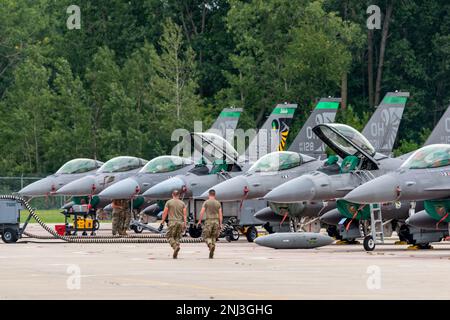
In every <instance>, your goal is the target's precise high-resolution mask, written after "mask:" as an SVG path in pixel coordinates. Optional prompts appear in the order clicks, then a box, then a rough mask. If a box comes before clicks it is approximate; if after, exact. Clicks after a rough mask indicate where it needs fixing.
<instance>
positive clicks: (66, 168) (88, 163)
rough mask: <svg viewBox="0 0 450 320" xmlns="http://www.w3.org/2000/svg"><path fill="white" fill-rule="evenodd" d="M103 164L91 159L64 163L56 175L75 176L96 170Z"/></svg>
mask: <svg viewBox="0 0 450 320" xmlns="http://www.w3.org/2000/svg"><path fill="white" fill-rule="evenodd" d="M102 164H103V162H100V161H97V160H93V159H73V160H70V161H68V162H66V163H65V164H64V165H63V166H62V167H61V168H59V170H58V171H56V174H76V173H85V172H89V171H92V170H95V169H98V168H99V167H100V166H101V165H102Z"/></svg>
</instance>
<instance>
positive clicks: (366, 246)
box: [363, 236, 376, 251]
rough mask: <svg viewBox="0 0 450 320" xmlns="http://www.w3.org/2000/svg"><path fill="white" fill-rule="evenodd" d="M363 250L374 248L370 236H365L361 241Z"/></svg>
mask: <svg viewBox="0 0 450 320" xmlns="http://www.w3.org/2000/svg"><path fill="white" fill-rule="evenodd" d="M363 246H364V250H366V251H373V250H374V249H375V246H376V243H375V240H373V238H372V236H366V237H365V238H364V242H363Z"/></svg>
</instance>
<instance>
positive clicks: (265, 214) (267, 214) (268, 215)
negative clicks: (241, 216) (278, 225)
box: [253, 207, 281, 221]
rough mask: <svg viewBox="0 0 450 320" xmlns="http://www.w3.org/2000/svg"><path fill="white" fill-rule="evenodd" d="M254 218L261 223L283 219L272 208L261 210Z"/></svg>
mask: <svg viewBox="0 0 450 320" xmlns="http://www.w3.org/2000/svg"><path fill="white" fill-rule="evenodd" d="M253 216H254V217H255V218H256V219H258V220H261V221H272V220H273V219H274V218H278V219H277V220H281V217H280V216H277V214H276V213H275V212H274V211H273V210H272V209H271V208H270V207H267V208H264V209H261V210H259V211H258V212H256V213H255V214H254V215H253Z"/></svg>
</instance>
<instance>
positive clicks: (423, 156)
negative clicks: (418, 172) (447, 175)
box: [402, 144, 450, 169]
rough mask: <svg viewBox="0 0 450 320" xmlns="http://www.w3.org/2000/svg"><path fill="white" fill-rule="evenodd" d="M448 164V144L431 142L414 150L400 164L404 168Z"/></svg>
mask: <svg viewBox="0 0 450 320" xmlns="http://www.w3.org/2000/svg"><path fill="white" fill-rule="evenodd" d="M448 165H450V145H448V144H432V145H429V146H426V147H423V148H421V149H419V150H417V151H416V152H414V153H413V154H412V155H411V156H410V157H409V158H408V159H407V160H406V161H405V162H404V163H403V165H402V168H404V169H426V168H439V167H444V166H448Z"/></svg>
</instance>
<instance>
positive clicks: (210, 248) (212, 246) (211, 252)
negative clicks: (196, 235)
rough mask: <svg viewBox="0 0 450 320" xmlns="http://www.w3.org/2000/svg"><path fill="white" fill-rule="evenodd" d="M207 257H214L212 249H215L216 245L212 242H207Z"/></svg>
mask: <svg viewBox="0 0 450 320" xmlns="http://www.w3.org/2000/svg"><path fill="white" fill-rule="evenodd" d="M208 247H209V258H210V259H213V258H214V250H216V246H215V245H213V244H209V245H208Z"/></svg>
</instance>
